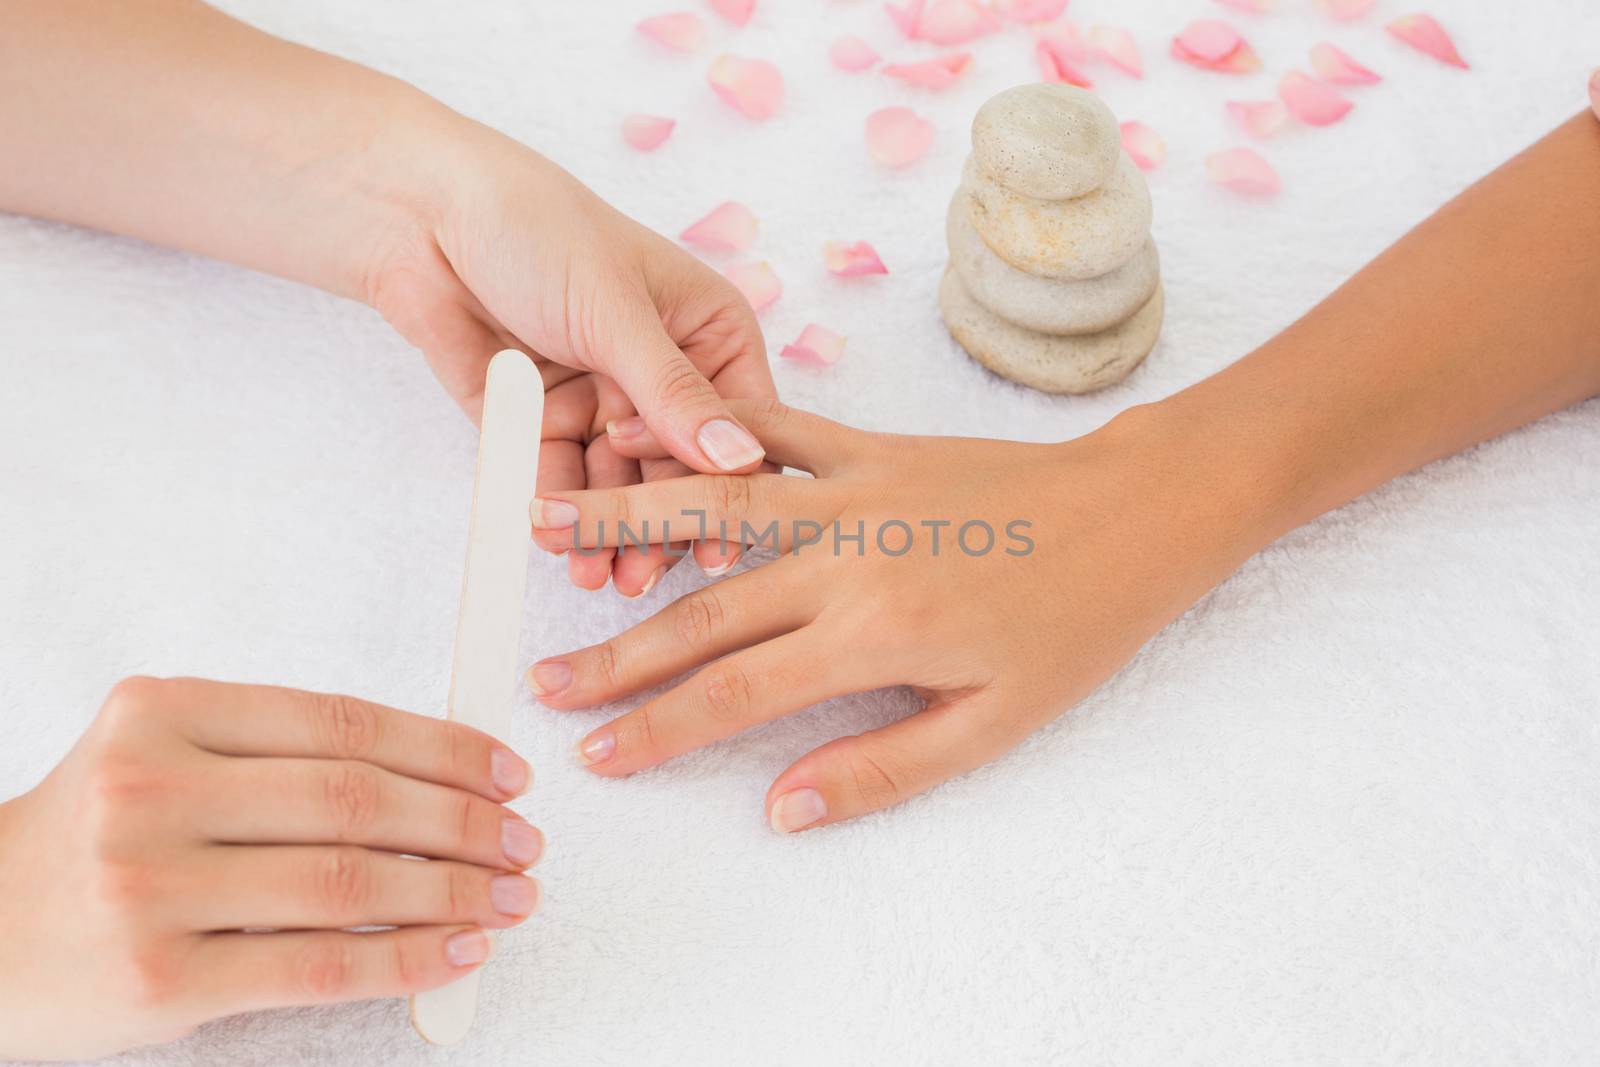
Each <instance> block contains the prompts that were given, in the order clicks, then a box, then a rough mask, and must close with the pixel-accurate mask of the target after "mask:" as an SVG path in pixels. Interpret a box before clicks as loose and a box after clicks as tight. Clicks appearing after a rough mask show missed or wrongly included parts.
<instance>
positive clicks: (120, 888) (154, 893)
mask: <svg viewBox="0 0 1600 1067" xmlns="http://www.w3.org/2000/svg"><path fill="white" fill-rule="evenodd" d="M106 844H109V843H106ZM100 851H101V853H102V854H101V856H100V857H99V859H98V862H97V865H96V868H95V879H94V884H95V887H96V889H97V891H98V892H97V895H98V896H99V898H100V901H101V903H102V904H104V905H105V906H106V908H107V909H108V910H109V911H111V912H113V913H114V914H117V915H120V916H122V917H123V918H124V919H125V920H126V919H129V918H131V917H134V916H137V915H140V914H142V913H144V912H145V911H146V910H147V909H148V908H149V906H150V905H151V904H153V903H155V902H156V901H158V900H160V899H161V897H162V887H161V881H162V873H161V868H160V866H159V865H157V864H150V863H145V862H143V861H142V860H140V859H139V858H138V857H134V856H116V855H106V854H105V851H106V847H105V845H104V844H103V845H102V846H101V848H100Z"/></svg>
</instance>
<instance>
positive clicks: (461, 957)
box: [444, 930, 489, 967]
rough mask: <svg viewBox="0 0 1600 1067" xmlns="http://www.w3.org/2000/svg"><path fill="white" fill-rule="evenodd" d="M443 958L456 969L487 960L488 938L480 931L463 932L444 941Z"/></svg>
mask: <svg viewBox="0 0 1600 1067" xmlns="http://www.w3.org/2000/svg"><path fill="white" fill-rule="evenodd" d="M444 958H445V959H447V960H449V961H450V962H451V963H453V964H455V965H456V966H457V967H468V966H471V965H472V964H474V963H482V962H483V961H484V960H486V959H488V958H489V937H488V935H487V934H485V933H484V932H483V931H482V930H463V931H461V932H460V933H459V934H451V935H450V936H449V937H448V938H446V939H445V943H444Z"/></svg>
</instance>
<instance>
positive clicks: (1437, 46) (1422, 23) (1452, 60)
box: [1384, 15, 1467, 70]
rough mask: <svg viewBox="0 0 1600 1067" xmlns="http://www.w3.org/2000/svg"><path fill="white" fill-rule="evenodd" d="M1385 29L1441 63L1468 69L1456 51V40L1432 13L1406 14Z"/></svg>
mask: <svg viewBox="0 0 1600 1067" xmlns="http://www.w3.org/2000/svg"><path fill="white" fill-rule="evenodd" d="M1384 29H1386V30H1388V31H1389V32H1390V33H1392V34H1394V35H1395V36H1396V37H1398V38H1400V39H1401V40H1402V41H1404V42H1405V43H1406V44H1408V45H1410V46H1411V47H1412V48H1415V49H1416V50H1417V51H1419V52H1425V53H1427V54H1428V55H1430V56H1432V57H1433V58H1434V59H1437V60H1438V61H1439V62H1441V63H1448V64H1450V65H1451V66H1452V67H1460V68H1461V69H1462V70H1466V69H1467V61H1466V60H1464V59H1462V58H1461V53H1460V52H1457V51H1456V45H1455V42H1454V41H1452V40H1451V39H1450V35H1449V34H1448V33H1445V32H1444V27H1443V26H1441V25H1439V23H1438V22H1436V21H1434V19H1433V16H1431V15H1406V16H1404V17H1403V18H1397V19H1395V20H1394V21H1393V22H1391V23H1389V25H1387V26H1385V27H1384Z"/></svg>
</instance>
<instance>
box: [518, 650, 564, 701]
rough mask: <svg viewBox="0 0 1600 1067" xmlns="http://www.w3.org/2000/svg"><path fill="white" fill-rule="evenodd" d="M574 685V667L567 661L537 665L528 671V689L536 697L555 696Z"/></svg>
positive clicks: (554, 661) (558, 660)
mask: <svg viewBox="0 0 1600 1067" xmlns="http://www.w3.org/2000/svg"><path fill="white" fill-rule="evenodd" d="M571 684H572V665H571V664H570V663H568V662H567V661H566V660H560V659H557V660H551V661H550V662H549V663H535V664H534V665H533V668H532V669H531V670H529V671H528V688H529V689H532V690H533V695H534V696H536V697H548V696H554V695H555V694H557V693H559V692H561V691H562V690H563V689H565V688H566V687H567V686H569V685H571Z"/></svg>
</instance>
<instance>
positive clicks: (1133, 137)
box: [1122, 122, 1167, 170]
mask: <svg viewBox="0 0 1600 1067" xmlns="http://www.w3.org/2000/svg"><path fill="white" fill-rule="evenodd" d="M1122 150H1123V151H1124V152H1126V153H1128V156H1129V157H1130V158H1131V159H1132V160H1133V161H1134V162H1135V163H1137V164H1138V165H1139V169H1140V170H1154V169H1155V168H1157V167H1159V166H1161V163H1162V161H1163V160H1165V159H1166V158H1167V142H1165V141H1163V140H1162V139H1161V137H1160V135H1159V134H1157V133H1156V131H1154V130H1152V129H1151V128H1150V127H1148V126H1146V125H1145V124H1144V123H1142V122H1124V123H1123V124H1122Z"/></svg>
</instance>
